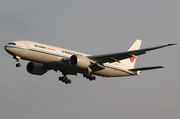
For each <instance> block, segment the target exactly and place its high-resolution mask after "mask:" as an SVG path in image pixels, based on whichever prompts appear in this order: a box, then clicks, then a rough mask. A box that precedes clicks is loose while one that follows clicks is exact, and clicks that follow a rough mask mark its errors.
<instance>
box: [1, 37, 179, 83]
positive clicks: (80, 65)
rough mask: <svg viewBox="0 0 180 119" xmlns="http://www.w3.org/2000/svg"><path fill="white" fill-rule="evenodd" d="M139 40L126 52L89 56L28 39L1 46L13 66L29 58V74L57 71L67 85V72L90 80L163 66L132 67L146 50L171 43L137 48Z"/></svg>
mask: <svg viewBox="0 0 180 119" xmlns="http://www.w3.org/2000/svg"><path fill="white" fill-rule="evenodd" d="M141 42H142V41H141V40H139V39H137V40H136V41H135V42H134V44H133V45H132V46H131V47H130V49H129V50H128V51H125V52H118V53H111V54H101V55H89V54H84V53H80V52H76V51H72V50H68V49H63V48H59V47H54V46H50V45H46V44H42V43H37V42H32V41H25V40H21V41H13V42H10V43H8V44H7V45H5V46H4V49H5V50H6V51H7V52H8V53H9V54H10V55H12V56H13V58H14V59H15V60H16V61H17V64H16V67H20V66H21V64H20V59H23V60H28V61H30V62H29V63H28V64H27V66H26V70H27V72H28V73H30V74H33V75H43V74H45V73H46V72H47V71H50V70H54V71H56V72H58V71H60V72H61V73H62V75H63V76H62V77H59V81H62V82H64V83H65V84H71V82H72V81H71V80H70V79H68V78H67V75H76V76H77V74H79V73H80V74H83V77H85V78H87V79H89V80H90V81H92V80H96V77H95V76H94V75H96V76H101V77H121V76H134V75H140V74H141V71H144V70H151V69H158V68H165V67H164V66H152V67H141V68H134V65H135V62H136V59H137V56H139V55H143V54H146V52H147V51H151V50H155V49H159V48H163V47H167V46H172V45H176V44H167V45H161V46H156V47H150V48H144V49H140V46H141Z"/></svg>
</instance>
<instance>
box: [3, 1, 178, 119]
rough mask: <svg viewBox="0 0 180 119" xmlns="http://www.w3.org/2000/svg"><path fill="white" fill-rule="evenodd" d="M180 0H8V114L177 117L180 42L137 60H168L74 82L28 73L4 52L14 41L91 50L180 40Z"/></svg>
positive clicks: (87, 118) (20, 117) (19, 118)
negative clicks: (120, 74) (136, 70)
mask: <svg viewBox="0 0 180 119" xmlns="http://www.w3.org/2000/svg"><path fill="white" fill-rule="evenodd" d="M179 4H180V1H179V0H171V1H170V0H151V1H144V0H136V1H134V0H129V1H127V0H121V1H120V0H111V1H109V0H91V1H85V0H76V1H74V0H51V1H49V0H8V1H7V0H1V1H0V47H1V50H0V61H1V62H0V67H1V68H0V76H1V78H0V115H1V118H2V119H11V118H13V119H32V118H35V119H49V118H53V119H59V118H66V119H72V118H74V119H83V118H84V119H93V118H94V119H97V118H99V119H110V118H111V119H117V118H121V119H170V118H171V119H178V118H180V93H179V90H180V86H179V84H180V80H179V74H178V73H179V55H178V54H179V50H180V48H179V45H177V46H173V47H168V48H164V49H160V50H156V51H152V52H148V53H147V54H146V55H143V56H140V57H138V60H137V63H136V67H143V66H154V65H165V66H166V67H167V68H165V69H159V70H152V71H145V72H142V75H141V76H132V77H117V78H101V77H97V80H96V81H93V82H90V81H89V80H87V79H85V78H83V77H82V76H81V75H78V77H75V76H69V78H70V79H72V81H73V83H72V84H71V85H65V84H64V83H61V82H59V81H58V77H59V76H61V73H56V72H53V71H50V72H48V73H46V74H45V75H43V76H35V75H31V74H28V73H27V72H26V64H27V63H28V62H27V61H21V63H22V67H21V68H16V67H15V64H16V62H15V60H14V59H13V58H12V56H10V55H9V54H7V53H6V52H5V51H4V45H6V44H7V43H8V42H10V41H14V40H32V41H36V42H41V43H46V44H50V45H55V46H59V47H63V48H67V49H71V50H75V51H80V52H84V53H88V54H92V55H93V54H94V55H95V54H102V53H103V54H104V53H113V52H120V51H126V50H127V49H128V48H129V47H130V46H131V45H132V44H133V42H134V41H135V40H136V39H137V38H139V39H141V40H143V43H142V48H145V47H151V46H157V45H163V44H167V43H180V40H179V37H180V34H179V31H180V23H179V21H180V16H179V11H180V7H179Z"/></svg>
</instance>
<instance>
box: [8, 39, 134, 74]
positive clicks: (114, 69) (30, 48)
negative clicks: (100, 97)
mask: <svg viewBox="0 0 180 119" xmlns="http://www.w3.org/2000/svg"><path fill="white" fill-rule="evenodd" d="M13 43H15V45H12V44H8V45H6V46H5V49H6V51H7V52H8V53H10V54H11V55H13V56H18V57H20V58H21V59H24V60H28V61H33V62H38V63H42V64H45V65H48V66H50V67H51V68H52V69H54V70H60V71H61V70H69V71H72V72H76V73H83V72H84V71H83V70H82V69H77V68H75V67H72V66H71V65H70V64H69V63H65V60H66V59H69V58H70V57H71V56H72V55H82V56H90V55H88V54H84V53H80V52H76V51H71V50H67V49H63V48H58V47H54V46H50V45H45V44H41V43H37V42H32V41H14V42H13ZM103 65H104V67H105V68H104V69H102V70H99V71H96V72H93V74H95V75H98V76H103V77H118V76H129V75H136V73H134V72H132V71H129V70H128V68H129V67H128V66H126V65H125V64H122V63H120V62H113V63H104V64H103Z"/></svg>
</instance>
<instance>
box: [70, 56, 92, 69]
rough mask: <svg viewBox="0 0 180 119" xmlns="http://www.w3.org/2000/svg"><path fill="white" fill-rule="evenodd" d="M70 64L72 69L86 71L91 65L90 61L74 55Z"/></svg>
mask: <svg viewBox="0 0 180 119" xmlns="http://www.w3.org/2000/svg"><path fill="white" fill-rule="evenodd" d="M69 64H70V65H71V66H72V67H77V68H82V69H86V68H88V67H89V65H91V63H90V61H89V59H88V58H87V57H85V56H81V55H72V56H71V57H70V60H69Z"/></svg>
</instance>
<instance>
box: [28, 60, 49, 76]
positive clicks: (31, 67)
mask: <svg viewBox="0 0 180 119" xmlns="http://www.w3.org/2000/svg"><path fill="white" fill-rule="evenodd" d="M26 69H27V71H28V72H29V73H30V74H34V75H43V74H44V73H46V72H47V69H46V67H45V66H44V65H43V64H41V63H37V62H29V63H28V64H27V66H26Z"/></svg>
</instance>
